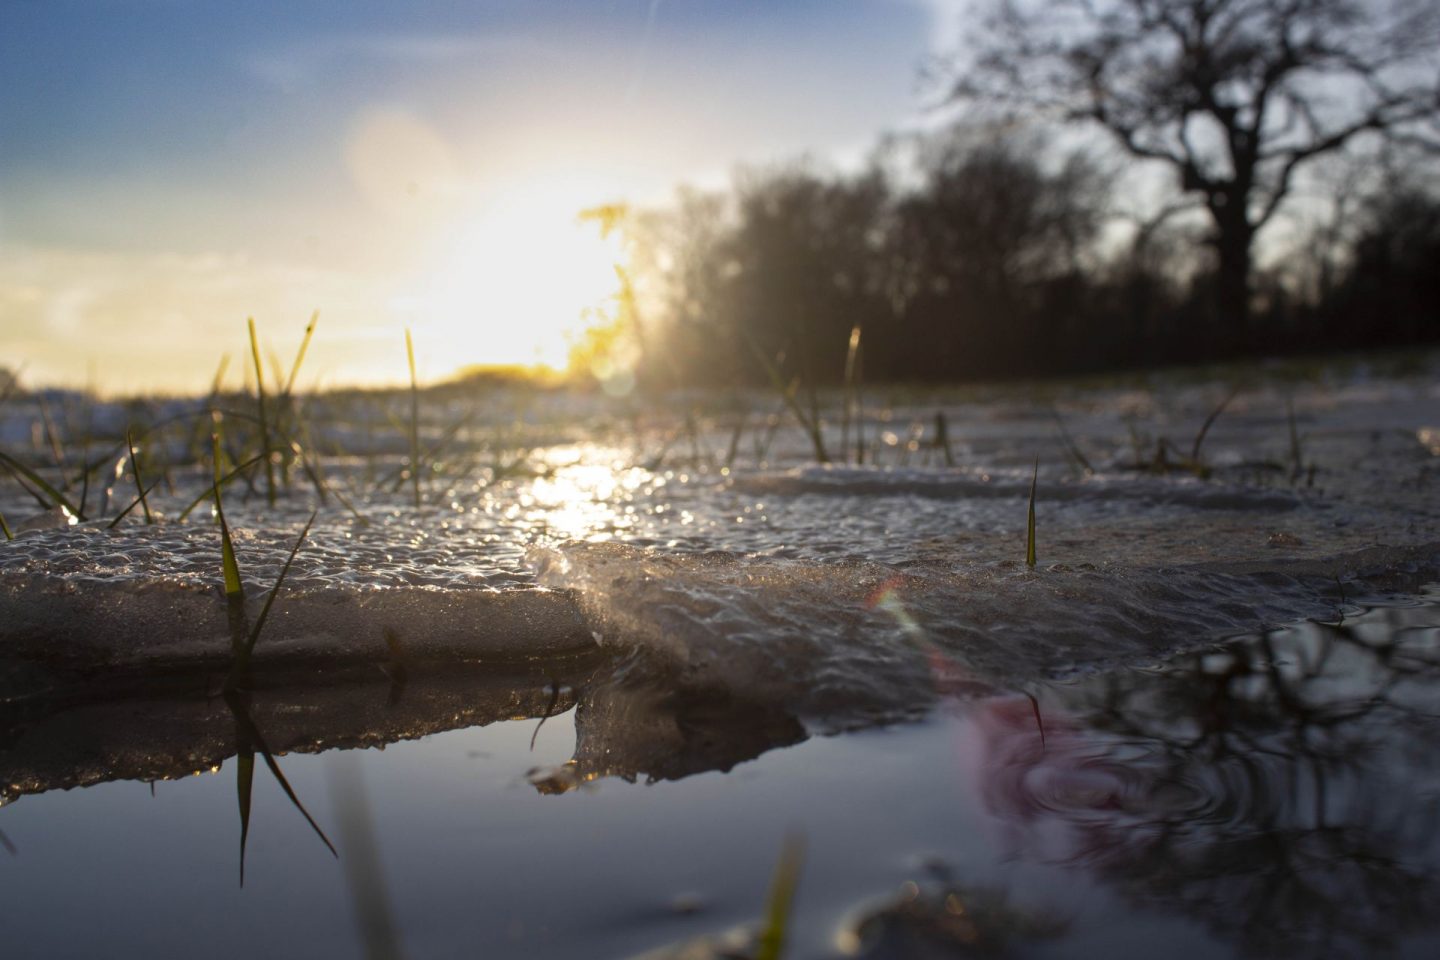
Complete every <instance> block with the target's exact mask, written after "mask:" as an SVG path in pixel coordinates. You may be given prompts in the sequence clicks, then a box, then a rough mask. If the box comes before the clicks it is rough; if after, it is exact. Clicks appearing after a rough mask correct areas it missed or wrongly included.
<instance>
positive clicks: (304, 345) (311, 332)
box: [283, 310, 320, 397]
mask: <svg viewBox="0 0 1440 960" xmlns="http://www.w3.org/2000/svg"><path fill="white" fill-rule="evenodd" d="M319 322H320V311H319V310H316V311H315V312H314V313H312V314H310V322H309V323H308V324H306V325H305V336H303V337H301V338H300V349H299V351H297V352H296V354H295V364H294V366H292V367H291V368H290V376H289V378H288V379H287V380H286V381H285V390H284V391H283V395H284V396H286V397H288V396H290V395H291V394H292V393H293V392H294V391H295V378H296V377H297V376H299V375H300V364H302V363H304V362H305V351H306V350H308V349H309V348H310V338H312V337H313V336H315V324H317V323H319Z"/></svg>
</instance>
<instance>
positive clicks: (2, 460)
mask: <svg viewBox="0 0 1440 960" xmlns="http://www.w3.org/2000/svg"><path fill="white" fill-rule="evenodd" d="M0 466H4V467H5V468H6V469H8V470H9V471H10V472H11V473H14V474H16V475H17V476H19V477H22V478H23V479H25V480H26V481H28V482H29V483H30V484H31V485H33V486H35V487H37V488H39V490H40V491H41V492H42V493H44V494H45V496H47V497H49V498H50V501H51V502H50V503H44V501H43V498H37V499H40V500H41V502H42V504H43V505H44V506H45V507H64V508H65V509H66V510H69V511H70V512H71V513H73V514H74V515H75V517H76V518H77V519H80V520H84V519H85V512H84V511H83V510H80V509H79V508H77V507H76V506H75V504H73V503H71V502H70V500H69V499H67V498H66V496H65V495H64V494H63V493H61V492H60V491H59V490H56V489H55V488H54V487H52V486H51V485H50V484H49V483H46V482H45V478H44V477H42V476H40V475H39V474H38V473H36V472H35V471H34V470H31V469H30V468H29V467H27V466H25V464H23V463H21V462H20V461H19V460H16V459H15V458H14V457H12V456H10V454H8V453H5V452H3V451H0Z"/></svg>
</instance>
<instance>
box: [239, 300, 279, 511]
mask: <svg viewBox="0 0 1440 960" xmlns="http://www.w3.org/2000/svg"><path fill="white" fill-rule="evenodd" d="M246 322H247V323H248V324H249V326H250V356H251V357H252V358H253V359H254V360H255V396H256V400H257V404H258V406H259V408H260V452H261V453H263V454H264V455H265V502H266V503H268V504H270V506H272V507H273V506H275V464H274V462H272V461H271V459H270V421H269V418H268V417H267V416H266V415H265V365H264V364H262V363H261V362H260V338H259V337H258V336H257V335H256V333H255V318H254V317H250V318H248V319H247V321H246Z"/></svg>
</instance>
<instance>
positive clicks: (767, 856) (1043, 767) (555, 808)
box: [0, 588, 1440, 958]
mask: <svg viewBox="0 0 1440 960" xmlns="http://www.w3.org/2000/svg"><path fill="white" fill-rule="evenodd" d="M1338 614H1339V611H1337V617H1338ZM1344 614H1345V615H1344V616H1343V619H1339V620H1338V623H1330V624H1325V623H1316V622H1304V623H1300V624H1298V625H1292V626H1288V627H1284V628H1281V629H1276V630H1273V631H1269V632H1266V633H1264V634H1262V635H1258V636H1252V637H1249V638H1246V639H1242V640H1237V641H1234V642H1231V643H1228V644H1223V645H1220V646H1215V647H1209V648H1206V649H1204V650H1202V651H1198V652H1189V653H1182V654H1179V655H1176V656H1175V657H1174V658H1172V659H1170V660H1169V661H1167V662H1163V663H1151V664H1149V665H1147V666H1145V667H1143V668H1126V669H1117V670H1113V671H1109V672H1097V673H1091V674H1088V675H1086V676H1083V677H1081V678H1078V679H1073V680H1069V681H1066V682H1059V683H1057V682H1036V683H1033V684H1029V685H1027V686H1026V688H1025V689H1024V690H1015V691H1006V690H997V689H995V688H994V686H993V684H992V685H982V684H979V683H976V682H973V681H972V679H971V678H969V677H968V676H967V675H966V674H965V672H964V671H963V670H962V669H961V668H960V667H959V666H957V665H955V664H952V663H948V662H946V661H945V660H943V658H941V657H939V656H938V655H937V657H936V659H935V660H934V662H933V663H932V665H931V669H932V674H933V690H932V691H931V695H930V696H927V697H925V698H923V702H922V703H920V704H919V705H917V707H916V710H915V711H914V715H913V717H912V718H910V719H905V720H892V721H890V722H883V723H880V724H878V725H868V726H867V725H864V724H859V723H857V727H858V728H857V729H852V730H849V731H848V732H833V731H832V732H829V733H827V734H826V735H817V734H815V733H813V732H812V731H813V730H814V729H815V728H814V727H813V725H812V726H811V727H809V728H807V726H806V724H805V723H803V722H802V721H801V720H799V719H796V718H795V717H792V716H789V715H787V714H786V713H785V711H784V710H783V709H782V708H780V707H777V706H776V705H775V704H774V702H773V701H756V702H745V701H744V700H743V699H740V698H737V697H736V696H735V695H733V694H719V693H712V694H698V693H694V694H686V693H685V692H684V691H683V690H677V689H676V688H675V687H674V686H673V685H671V684H668V683H662V682H659V681H658V680H656V679H655V677H654V676H652V675H651V674H650V673H649V672H648V671H647V666H646V664H645V663H644V662H643V660H636V659H634V657H633V656H619V657H617V658H614V659H612V658H611V657H610V656H609V655H602V656H592V657H588V658H580V659H575V660H572V661H568V662H565V663H560V664H552V665H549V666H547V667H545V668H544V670H543V672H535V671H534V670H527V669H522V668H515V669H513V670H510V671H509V672H508V673H506V672H498V673H497V671H496V670H495V669H494V668H490V669H482V668H478V667H475V668H461V667H452V668H445V669H444V670H443V671H442V672H439V673H436V674H434V675H425V674H421V675H417V676H412V677H401V678H398V681H396V680H392V679H387V678H386V677H383V676H380V675H379V673H378V671H374V670H370V671H369V672H364V671H361V672H359V673H357V674H356V675H355V676H352V677H339V678H336V677H329V678H327V679H326V681H325V683H324V685H323V686H320V685H317V682H316V680H317V678H315V677H306V676H304V675H296V674H288V675H283V676H282V675H275V676H271V677H262V678H260V679H258V680H257V683H256V688H255V689H254V691H253V692H252V693H250V695H249V696H248V697H246V698H242V699H240V700H236V701H233V702H231V703H227V702H226V701H225V700H224V699H223V698H221V697H219V696H218V695H214V694H213V689H215V688H212V690H211V691H206V690H203V689H197V687H196V685H195V684H193V683H192V682H191V679H192V678H188V677H187V678H182V679H177V680H176V682H175V683H174V684H172V685H170V686H168V687H156V686H154V685H153V684H152V685H148V686H147V687H145V688H137V689H134V690H131V691H129V694H130V695H129V696H127V697H125V698H122V699H120V700H118V701H114V700H112V701H110V702H104V703H97V702H90V701H84V702H76V703H71V704H68V705H60V704H54V703H50V704H47V705H46V706H44V707H40V706H37V705H35V704H33V703H32V704H29V705H24V704H19V705H17V704H10V705H9V706H7V707H5V713H3V714H0V787H3V789H4V790H5V793H6V797H7V798H8V799H9V801H10V802H9V803H7V804H6V805H5V806H4V807H3V808H0V902H3V904H4V907H3V919H0V929H3V943H4V952H5V955H6V956H8V957H39V956H45V957H98V956H107V957H114V956H144V955H149V956H179V955H194V954H203V955H206V956H217V957H232V956H233V957H255V956H297V957H299V956H305V957H312V956H362V955H366V954H367V951H368V954H369V955H371V956H386V955H403V956H408V957H461V956H466V957H475V956H484V957H617V958H618V957H629V956H635V955H639V954H643V953H645V952H646V951H652V950H662V951H669V950H670V949H671V948H675V947H676V945H683V944H685V943H686V942H687V941H693V940H694V939H696V938H701V937H706V936H711V935H719V934H724V933H725V932H726V931H731V930H733V929H734V928H736V927H742V926H744V925H747V924H753V923H754V922H755V921H756V919H757V918H758V917H759V916H760V915H761V914H762V912H763V910H764V906H765V901H766V897H767V890H768V888H769V885H770V879H771V874H772V871H773V869H774V865H775V863H776V861H777V858H778V857H779V856H780V851H781V849H782V847H783V846H784V842H785V838H786V836H787V835H798V836H800V837H801V838H803V842H804V855H803V867H802V871H801V877H800V881H799V886H798V891H797V895H796V899H795V905H794V914H793V917H792V921H791V929H790V940H791V942H790V945H789V950H788V952H787V954H786V955H787V956H789V957H795V958H799V957H835V956H853V955H858V956H864V957H967V956H1017V957H1125V956H1146V957H1152V956H1157V955H1164V956H1166V957H1170V958H1180V957H1229V956H1299V957H1345V956H1357V957H1359V956H1388V955H1395V956H1407V957H1431V956H1436V955H1437V952H1440V910H1437V909H1436V907H1437V906H1440V829H1437V828H1440V593H1436V592H1435V591H1434V589H1433V588H1427V589H1426V591H1425V592H1424V593H1423V594H1422V595H1421V597H1420V599H1418V600H1410V601H1405V600H1397V601H1393V602H1390V603H1382V604H1376V605H1372V606H1370V607H1368V608H1367V609H1364V610H1363V611H1362V610H1360V609H1359V608H1357V607H1353V606H1352V607H1350V608H1348V609H1347V610H1346V611H1344ZM1030 696H1033V697H1034V701H1033V702H1032V700H1031V699H1030ZM1037 713H1038V722H1037ZM547 714H549V715H550V716H549V717H548V719H546V720H545V722H544V723H543V725H539V718H541V717H544V716H546V715H547ZM537 725H538V729H537ZM1042 727H1043V730H1042ZM412 738H413V739H412ZM262 745H263V747H268V749H269V750H271V751H272V752H273V753H274V754H275V760H276V762H277V764H278V766H279V767H280V769H281V770H282V771H283V774H284V776H285V778H286V779H287V781H288V783H289V784H290V785H291V786H292V787H293V789H294V791H295V794H296V795H297V797H298V798H299V800H300V802H301V803H303V804H304V806H305V808H306V809H307V810H308V812H309V813H310V814H311V815H312V816H313V817H314V819H315V820H316V822H317V824H318V826H319V827H320V828H321V829H322V830H323V831H324V832H325V834H326V836H327V837H328V838H329V840H330V841H332V842H333V843H334V845H335V847H336V849H337V850H338V853H339V856H338V858H336V857H332V855H331V853H330V852H329V850H327V848H326V846H325V844H324V842H322V840H321V839H320V838H319V837H318V836H317V834H316V833H314V832H312V830H311V828H310V826H309V825H307V823H306V821H305V819H304V817H303V816H302V814H301V812H300V811H299V810H298V809H297V807H296V806H294V805H292V803H291V802H290V801H289V800H288V799H287V798H286V796H285V794H284V793H283V792H282V790H281V788H280V786H279V785H278V782H277V780H276V778H275V777H274V775H273V774H272V773H271V772H270V771H269V770H268V769H267V768H266V765H265V763H264V756H263V754H264V750H263V749H262ZM237 750H238V751H239V752H240V754H241V756H242V757H243V756H244V755H246V754H249V755H250V756H251V757H252V758H253V759H252V760H251V762H250V763H249V764H247V763H246V762H245V761H243V760H242V759H237V757H236V752H237ZM247 766H253V778H254V779H253V799H252V809H251V812H250V820H249V826H248V838H247V841H246V849H245V863H244V886H243V887H242V886H241V885H240V870H241V863H240V852H241V851H240V847H241V815H240V808H241V799H240V797H241V795H243V793H244V791H243V789H237V788H242V787H243V782H244V779H245V775H244V773H243V771H244V770H245V769H246V767H247ZM212 768H213V769H212ZM196 770H200V771H202V772H200V773H198V774H196V775H193V776H190V775H186V774H189V773H193V772H194V771H196ZM164 778H176V779H164ZM147 781H151V782H147ZM82 785H83V786H82ZM688 949H689V951H690V952H681V950H680V949H675V951H674V952H662V953H660V954H658V955H660V956H686V957H691V956H693V957H704V956H716V955H717V954H716V953H714V952H711V951H709V950H708V948H706V947H703V946H697V945H694V944H691V945H690V947H689V948H688Z"/></svg>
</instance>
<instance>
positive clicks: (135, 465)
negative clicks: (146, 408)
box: [110, 430, 155, 527]
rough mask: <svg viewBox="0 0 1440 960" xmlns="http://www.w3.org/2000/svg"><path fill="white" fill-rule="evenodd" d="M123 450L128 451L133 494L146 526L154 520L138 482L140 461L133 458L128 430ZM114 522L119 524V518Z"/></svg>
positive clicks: (133, 447)
mask: <svg viewBox="0 0 1440 960" xmlns="http://www.w3.org/2000/svg"><path fill="white" fill-rule="evenodd" d="M125 449H126V450H128V451H130V472H131V473H132V474H134V475H135V492H136V493H137V494H139V496H140V506H141V507H142V508H143V509H144V511H145V523H146V524H152V523H154V522H155V518H154V517H153V516H151V514H150V501H149V499H147V498H146V496H145V493H146V490H145V487H144V485H143V484H142V483H141V482H140V461H139V460H138V459H137V458H136V456H135V441H134V439H132V438H131V436H130V431H129V430H126V431H125ZM151 486H152V487H153V486H154V484H151ZM133 506H134V504H131V507H133ZM125 512H126V513H129V512H130V507H127V508H126V509H125ZM124 515H125V514H123V513H122V514H121V515H120V516H122V517H123V516H124ZM115 522H116V523H118V522H120V517H116V518H115ZM110 526H112V527H113V526H115V524H114V523H112V524H110Z"/></svg>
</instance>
